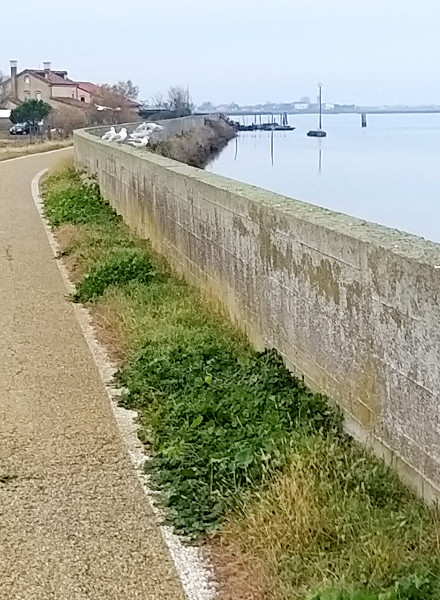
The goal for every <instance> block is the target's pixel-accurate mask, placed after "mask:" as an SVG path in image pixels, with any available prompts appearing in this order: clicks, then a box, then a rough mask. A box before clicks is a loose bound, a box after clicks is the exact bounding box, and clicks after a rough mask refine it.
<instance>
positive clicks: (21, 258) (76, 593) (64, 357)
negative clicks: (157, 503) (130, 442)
mask: <svg viewBox="0 0 440 600" xmlns="http://www.w3.org/2000/svg"><path fill="white" fill-rule="evenodd" d="M70 152H71V150H65V151H61V152H60V153H51V154H44V155H39V156H32V157H28V158H26V159H21V160H15V161H11V162H5V163H0V599H1V600H46V599H51V600H83V599H87V600H89V599H93V600H95V599H96V600H98V599H99V600H113V599H114V600H132V599H138V598H139V599H158V600H159V599H160V600H168V599H173V600H174V599H177V600H183V598H184V595H183V592H182V589H181V586H180V583H179V582H178V580H177V576H176V574H175V572H174V567H173V565H172V564H171V560H170V558H169V556H168V554H167V551H166V549H165V547H164V544H163V542H162V538H161V535H160V532H159V530H158V528H157V526H156V524H155V522H154V518H153V515H152V512H151V509H150V507H149V505H148V502H147V500H146V498H145V496H144V493H143V491H142V488H141V486H140V483H139V482H138V480H137V477H136V475H135V473H134V470H133V468H132V466H131V463H130V461H129V458H128V456H127V453H126V452H125V449H124V447H123V444H122V442H121V439H120V436H119V432H118V429H117V426H116V424H115V421H114V418H113V414H112V410H111V407H110V405H109V401H108V398H107V396H106V392H105V390H104V388H103V385H102V383H101V380H100V377H99V374H98V371H97V368H96V366H95V363H94V361H93V359H92V357H91V354H90V351H89V348H88V346H87V344H86V341H85V339H84V337H83V334H82V331H81V329H80V326H79V324H78V322H77V320H76V318H75V315H74V312H73V307H72V305H71V304H70V303H69V302H68V301H67V300H66V291H65V288H64V284H63V280H62V277H61V275H60V273H59V270H58V268H57V265H56V262H55V260H54V259H53V255H52V251H51V249H50V246H49V243H48V240H47V237H46V233H45V231H44V228H43V225H42V223H41V220H40V217H39V215H38V213H37V210H36V207H35V205H34V203H33V200H32V196H31V181H32V178H33V177H34V175H35V174H36V173H37V172H39V171H41V170H42V169H44V168H45V167H48V166H50V165H51V164H53V163H55V162H57V161H59V160H60V158H62V157H63V156H67V155H68V154H69V153H70Z"/></svg>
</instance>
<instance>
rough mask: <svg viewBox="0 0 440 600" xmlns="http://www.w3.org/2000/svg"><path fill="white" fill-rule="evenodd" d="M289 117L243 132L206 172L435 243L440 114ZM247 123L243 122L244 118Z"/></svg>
mask: <svg viewBox="0 0 440 600" xmlns="http://www.w3.org/2000/svg"><path fill="white" fill-rule="evenodd" d="M367 121H368V127H367V128H364V129H362V128H361V117H360V115H327V116H324V122H323V128H324V129H325V130H326V131H327V137H326V138H323V139H317V138H308V137H307V136H306V133H307V131H308V130H309V129H316V127H317V123H318V116H317V115H295V116H290V117H289V122H290V124H291V125H293V126H295V127H296V130H295V131H290V132H274V133H273V139H272V134H271V133H269V132H243V133H240V134H239V137H238V140H237V141H236V140H232V142H230V144H229V145H228V146H227V147H226V148H225V150H223V152H222V153H221V154H220V155H219V156H218V157H217V158H216V159H215V160H214V161H213V162H212V163H211V164H210V165H209V166H208V167H207V170H209V171H212V172H214V173H218V174H220V175H225V176H226V177H230V178H232V179H237V180H239V181H243V182H245V183H250V184H253V185H257V186H259V187H263V188H266V189H268V190H271V191H274V192H278V193H280V194H284V195H286V196H290V197H292V198H297V199H299V200H304V201H306V202H310V203H312V204H316V205H319V206H323V207H325V208H329V209H331V210H335V211H339V212H343V213H346V214H349V215H352V216H356V217H359V218H361V219H367V220H368V221H373V222H376V223H381V224H382V225H387V226H388V227H393V228H397V229H401V230H404V231H407V232H410V233H414V234H416V235H420V236H423V237H426V238H428V239H431V240H434V241H437V242H440V114H419V115H414V114H413V115H367ZM248 122H250V120H249V121H248Z"/></svg>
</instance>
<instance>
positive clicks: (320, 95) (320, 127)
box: [318, 83, 322, 130]
mask: <svg viewBox="0 0 440 600" xmlns="http://www.w3.org/2000/svg"><path fill="white" fill-rule="evenodd" d="M318 85H319V129H320V130H321V129H322V106H321V105H322V83H319V84H318Z"/></svg>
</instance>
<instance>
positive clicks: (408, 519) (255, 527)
mask: <svg viewBox="0 0 440 600" xmlns="http://www.w3.org/2000/svg"><path fill="white" fill-rule="evenodd" d="M44 199H45V210H46V215H47V217H48V219H49V221H50V222H51V224H52V225H53V226H54V227H57V228H58V229H57V230H58V232H59V234H60V237H62V236H63V235H64V238H65V237H66V231H68V232H69V236H68V241H67V242H65V244H64V246H63V254H64V255H65V256H66V258H67V259H68V260H74V263H75V267H76V268H77V269H78V272H79V273H80V277H79V280H78V282H77V291H76V294H75V299H76V300H77V301H84V302H85V301H90V302H92V303H93V310H94V313H95V314H97V315H101V317H102V319H101V321H100V323H102V322H105V328H106V334H107V337H110V338H111V339H112V340H113V341H114V343H115V344H116V345H118V346H119V351H120V354H121V355H122V364H121V369H120V371H119V374H118V380H119V382H120V383H121V384H122V385H123V386H124V387H125V388H126V393H125V395H124V397H123V400H122V402H123V404H124V405H125V406H127V407H130V408H135V409H136V410H137V411H138V415H139V421H140V424H141V428H140V435H141V437H142V440H143V441H144V442H145V444H146V445H148V446H149V447H150V449H151V455H152V459H151V461H150V462H149V464H150V469H151V473H152V475H153V481H154V483H155V485H156V486H157V488H158V489H159V490H160V491H161V497H162V500H163V503H164V504H165V506H166V507H167V517H168V519H169V521H170V522H171V523H172V524H173V525H174V527H175V529H176V530H177V531H179V532H182V533H185V534H187V535H188V536H191V537H194V538H198V537H200V536H203V535H205V534H206V533H209V532H213V531H216V532H217V535H218V536H220V537H221V539H222V541H223V543H225V544H227V545H229V546H231V547H233V548H234V551H235V552H236V553H237V554H239V555H240V556H241V557H242V564H243V568H247V569H249V570H251V571H252V570H255V572H256V573H258V576H259V577H260V579H261V581H262V585H263V586H264V595H265V597H267V598H274V599H277V600H287V599H288V598H313V599H314V600H319V599H321V600H370V598H380V599H381V600H410V599H413V600H424V599H425V598H428V597H429V598H440V591H439V585H438V574H439V572H440V552H439V535H440V528H439V520H438V515H437V512H436V511H434V510H431V509H428V508H427V507H426V506H424V505H423V503H422V502H420V501H419V500H417V499H416V498H415V497H414V496H413V495H412V494H411V493H410V492H409V491H408V490H407V489H406V488H405V487H404V486H403V485H402V484H401V483H400V482H399V481H398V479H397V477H396V476H395V475H394V474H393V473H392V472H391V471H390V470H389V469H388V468H386V467H385V466H384V465H383V463H382V462H381V461H379V460H377V459H376V458H374V457H371V456H369V455H368V454H367V453H366V452H365V451H363V450H362V449H361V448H360V447H358V445H357V444H354V443H353V442H352V441H351V440H350V439H349V438H348V437H347V436H346V435H344V434H343V433H342V431H341V422H340V416H339V415H338V414H337V413H336V412H335V411H334V409H332V408H330V406H329V405H328V404H327V402H326V399H325V398H323V397H322V396H320V395H318V394H314V393H312V392H311V391H310V390H309V389H307V388H306V386H305V385H304V383H303V382H302V381H301V380H300V379H297V378H295V377H293V376H292V375H291V374H290V373H289V372H288V371H287V369H286V368H285V367H284V365H283V363H282V361H281V360H280V358H279V356H277V354H276V353H275V352H274V351H266V352H262V353H260V352H256V351H255V350H253V349H252V348H251V347H250V346H249V345H248V344H247V343H246V341H245V340H244V339H243V338H242V337H241V336H240V335H239V334H238V333H237V332H236V331H235V330H234V329H233V328H232V326H231V325H230V324H228V323H226V322H224V320H223V319H221V318H220V317H219V316H217V315H215V314H213V313H211V312H210V310H209V309H208V308H207V307H206V306H205V305H204V303H203V301H202V300H201V299H200V298H199V296H198V293H197V292H196V291H195V290H194V289H192V288H191V287H189V286H187V285H186V284H184V283H183V282H182V281H181V280H179V279H177V278H175V277H174V276H172V275H171V274H170V273H169V271H168V269H167V267H166V265H164V264H163V262H162V261H161V260H160V259H159V258H158V257H157V256H155V255H154V253H152V252H151V251H150V250H149V248H148V246H147V244H146V243H145V242H143V241H141V240H139V239H138V238H136V237H135V236H133V235H131V234H130V233H129V232H128V230H127V229H126V227H125V226H124V224H123V223H122V222H121V220H120V219H119V218H118V217H117V216H116V215H115V214H114V213H113V211H112V210H111V208H110V207H109V206H108V205H107V204H106V203H105V202H104V201H103V199H102V198H101V197H100V195H99V190H98V187H97V185H96V183H95V182H94V181H90V180H88V179H86V178H85V177H84V176H83V175H82V174H80V173H77V172H75V171H73V170H64V171H61V172H58V173H54V174H52V175H51V176H50V177H49V178H48V179H47V180H46V183H45V186H44ZM72 226H73V227H72ZM63 228H65V231H64V234H63ZM69 228H70V229H69ZM261 597H263V595H262V596H261Z"/></svg>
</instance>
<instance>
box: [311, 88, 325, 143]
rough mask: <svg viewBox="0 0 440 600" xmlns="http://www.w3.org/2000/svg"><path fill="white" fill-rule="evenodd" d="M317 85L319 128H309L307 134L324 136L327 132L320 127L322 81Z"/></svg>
mask: <svg viewBox="0 0 440 600" xmlns="http://www.w3.org/2000/svg"><path fill="white" fill-rule="evenodd" d="M318 87H319V128H318V129H311V130H310V131H309V132H308V133H307V135H308V136H309V137H320V138H323V137H326V135H327V133H326V132H325V131H324V130H323V128H322V83H318Z"/></svg>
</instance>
